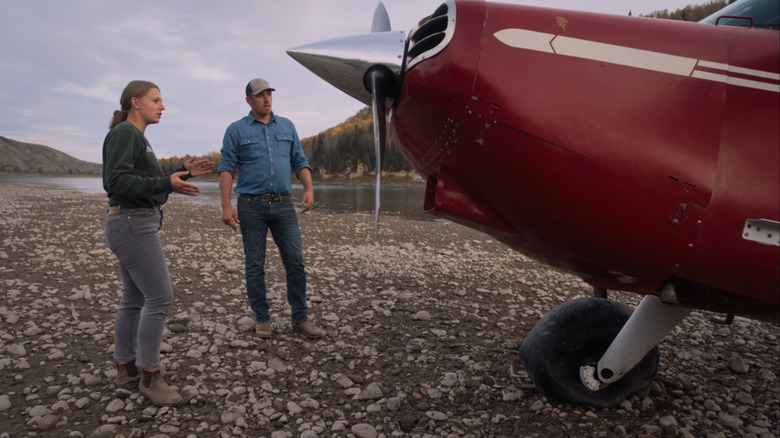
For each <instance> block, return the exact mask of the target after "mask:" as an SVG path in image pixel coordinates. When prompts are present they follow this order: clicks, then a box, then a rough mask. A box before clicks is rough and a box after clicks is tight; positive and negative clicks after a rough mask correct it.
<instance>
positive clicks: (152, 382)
mask: <svg viewBox="0 0 780 438" xmlns="http://www.w3.org/2000/svg"><path fill="white" fill-rule="evenodd" d="M141 374H142V375H143V377H142V378H141V383H139V385H138V390H139V391H141V394H143V395H145V396H146V398H148V399H149V401H151V402H152V404H154V405H156V406H176V405H180V404H181V403H182V402H183V401H184V399H182V397H181V396H180V395H179V393H178V392H176V391H175V390H174V389H173V388H171V387H170V386H168V385H167V384H166V383H165V381H164V380H163V377H162V372H160V370H157V371H153V372H149V371H146V370H145V369H143V368H141Z"/></svg>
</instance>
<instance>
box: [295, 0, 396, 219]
mask: <svg viewBox="0 0 780 438" xmlns="http://www.w3.org/2000/svg"><path fill="white" fill-rule="evenodd" d="M405 41H406V35H405V33H404V32H402V31H401V32H398V31H396V32H392V31H390V18H389V17H388V15H387V10H386V9H385V6H384V4H382V2H381V1H380V2H379V4H377V7H376V9H375V10H374V18H373V20H372V23H371V33H369V34H364V35H356V36H351V37H346V38H336V39H332V40H327V41H322V42H317V43H312V44H307V45H303V46H299V47H295V48H292V49H289V50H287V54H288V55H290V56H291V57H292V58H293V59H295V60H296V61H298V62H299V63H301V64H302V65H303V66H304V67H306V68H307V69H309V70H311V71H312V72H313V73H314V74H316V75H317V76H319V77H321V78H322V79H324V80H325V81H327V82H328V83H330V84H331V85H333V86H334V87H336V88H338V89H340V90H341V91H343V92H345V93H347V94H349V95H350V96H352V97H354V98H355V99H357V100H359V101H361V102H363V103H365V104H366V105H371V107H372V110H373V111H372V112H373V117H374V150H375V153H376V167H375V168H376V200H375V207H374V227H375V232H376V233H379V206H380V201H379V198H380V187H381V181H382V178H381V174H382V162H383V160H384V154H385V145H386V138H387V109H388V108H389V107H391V106H392V104H393V101H394V98H395V94H396V93H397V90H398V89H399V88H400V81H399V78H400V74H401V68H402V60H403V56H404V47H405Z"/></svg>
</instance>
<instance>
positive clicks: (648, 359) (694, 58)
mask: <svg viewBox="0 0 780 438" xmlns="http://www.w3.org/2000/svg"><path fill="white" fill-rule="evenodd" d="M779 6H780V2H778V1H777V0H739V1H737V2H736V3H733V4H732V5H730V6H728V7H726V8H725V9H723V10H721V11H720V12H718V13H716V14H714V15H713V16H711V17H708V18H707V19H705V20H703V21H702V22H699V23H693V22H681V21H671V20H660V19H650V18H640V17H631V16H616V15H603V14H595V13H587V12H576V11H569V10H560V9H548V8H539V7H530V6H519V5H508V4H500V3H492V2H490V3H487V2H485V1H474V0H447V1H446V2H445V3H443V4H442V5H441V6H440V7H439V8H438V9H436V11H435V12H434V13H433V14H432V15H430V16H428V17H426V18H424V19H423V20H421V21H420V22H419V23H418V25H416V26H415V27H414V28H413V29H412V30H411V31H410V32H409V34H408V36H407V35H406V34H405V33H404V32H393V31H390V23H389V19H388V18H387V13H386V11H385V9H384V6H382V4H381V3H380V4H379V6H378V7H377V11H376V13H375V15H374V20H373V24H372V29H371V30H372V33H370V34H367V35H361V36H355V37H347V38H339V39H335V40H329V41H325V42H321V43H313V44H309V45H306V46H302V47H298V48H294V49H290V50H288V54H290V56H292V57H293V58H294V59H296V60H297V61H298V62H300V63H301V64H303V65H304V66H306V67H307V68H308V69H310V70H312V71H313V72H314V73H316V74H317V75H319V76H321V77H322V78H323V79H325V80H326V81H328V82H330V83H331V84H333V85H335V86H336V87H338V88H340V89H342V90H343V91H345V92H346V93H348V94H350V95H351V96H353V97H355V98H357V99H358V100H360V101H362V102H364V103H366V104H368V105H372V106H373V108H374V123H375V133H376V134H375V142H376V145H377V146H376V147H377V159H378V163H377V169H381V158H382V152H383V150H384V141H385V139H384V137H385V120H386V116H385V114H386V113H385V111H386V110H387V109H389V110H390V111H391V114H390V115H391V117H390V119H391V126H392V129H393V130H394V132H395V135H396V137H397V140H398V143H399V147H400V148H401V150H402V152H403V154H404V156H405V157H406V158H407V159H408V160H409V162H410V163H411V164H412V165H413V166H414V168H415V169H416V170H417V171H418V172H419V173H420V174H421V175H423V176H424V177H425V178H426V179H427V188H426V194H425V202H424V209H425V211H427V212H429V213H431V214H434V215H436V216H440V217H443V218H447V219H450V220H453V221H455V222H458V223H461V224H464V225H467V226H469V227H473V228H476V229H479V230H481V231H483V232H485V233H487V234H489V235H491V236H493V237H494V238H496V239H497V240H499V241H501V242H503V243H505V244H506V245H508V246H510V247H511V248H513V249H515V250H517V251H519V252H521V253H523V254H526V255H528V256H531V257H533V258H535V259H536V260H539V261H542V262H544V263H546V264H548V265H550V266H552V267H554V268H557V269H559V270H562V271H565V272H568V273H571V274H574V275H576V276H578V277H580V278H582V279H583V280H584V281H585V282H587V283H588V284H590V285H592V286H593V288H594V291H595V295H596V296H594V297H589V298H584V299H580V300H576V301H572V302H568V303H565V304H562V305H561V306H559V307H557V308H555V309H553V310H552V311H551V312H550V313H548V314H547V315H545V316H544V317H543V318H542V319H541V320H540V321H539V322H538V323H537V325H536V326H535V327H534V329H533V330H532V331H531V332H530V333H529V334H528V336H527V337H526V338H525V340H524V342H523V344H522V347H521V349H520V357H521V358H522V360H523V362H524V364H525V367H526V370H527V371H528V373H529V375H530V377H531V378H532V379H533V381H534V383H535V384H536V385H537V387H539V388H540V389H541V390H542V391H543V392H544V393H545V394H546V395H548V396H550V397H552V398H555V399H558V400H560V401H564V402H570V403H577V404H585V405H592V406H613V405H616V404H618V403H619V402H620V401H621V400H623V399H624V398H626V397H628V396H630V395H631V394H633V393H635V392H637V391H639V390H640V389H642V388H644V387H646V386H647V385H648V384H649V383H650V382H651V381H652V379H653V378H654V376H655V374H656V371H657V368H658V360H659V354H658V349H657V345H658V343H660V342H661V340H662V339H663V338H664V337H665V336H666V335H667V334H668V333H670V331H671V330H672V329H673V328H674V327H675V326H676V325H677V324H678V323H679V322H680V321H681V320H682V319H683V318H685V317H686V315H688V313H689V312H690V311H691V310H692V309H705V310H708V311H712V312H719V313H723V314H725V315H727V316H726V322H730V321H731V319H733V316H734V315H738V316H744V317H748V318H754V319H760V320H772V321H777V320H778V317H779V316H780V249H779V247H780V222H778V221H780V170H779V164H780V113H779V110H780V72H779V71H778V70H780V35H779V34H778V27H779V26H778V21H780V20H779V19H778V16H779V15H780V12H778V9H779ZM380 175H381V172H379V171H378V172H377V214H378V206H379V202H378V193H379V183H380ZM377 217H378V216H377ZM609 289H612V290H620V291H629V292H635V293H638V294H642V295H644V297H643V299H642V301H641V303H640V304H639V306H638V307H637V308H636V309H635V310H633V312H632V310H631V309H630V308H628V307H626V306H625V305H622V304H619V303H616V302H614V301H610V300H608V299H606V291H607V290H609Z"/></svg>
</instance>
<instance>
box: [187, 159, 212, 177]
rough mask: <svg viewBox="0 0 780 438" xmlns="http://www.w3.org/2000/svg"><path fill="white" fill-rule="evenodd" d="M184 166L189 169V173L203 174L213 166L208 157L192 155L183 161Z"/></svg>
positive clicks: (194, 174) (193, 174)
mask: <svg viewBox="0 0 780 438" xmlns="http://www.w3.org/2000/svg"><path fill="white" fill-rule="evenodd" d="M184 168H185V169H187V170H189V171H190V175H192V176H199V175H205V174H207V173H209V172H210V171H211V169H213V168H214V162H213V161H211V160H209V159H208V158H201V159H199V158H198V157H192V158H190V159H189V160H187V161H185V162H184Z"/></svg>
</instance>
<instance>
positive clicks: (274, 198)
mask: <svg viewBox="0 0 780 438" xmlns="http://www.w3.org/2000/svg"><path fill="white" fill-rule="evenodd" d="M239 197H241V198H248V199H260V200H261V201H263V202H279V201H283V200H285V199H287V198H289V197H290V194H289V193H282V194H281V195H277V194H276V193H263V194H262V195H249V194H246V193H242V194H240V195H239Z"/></svg>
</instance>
